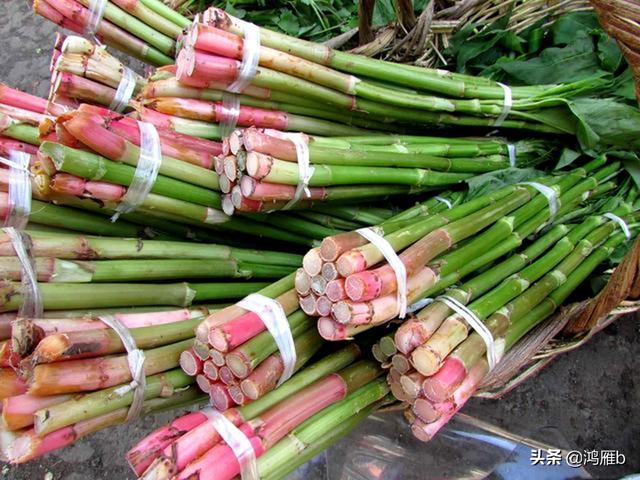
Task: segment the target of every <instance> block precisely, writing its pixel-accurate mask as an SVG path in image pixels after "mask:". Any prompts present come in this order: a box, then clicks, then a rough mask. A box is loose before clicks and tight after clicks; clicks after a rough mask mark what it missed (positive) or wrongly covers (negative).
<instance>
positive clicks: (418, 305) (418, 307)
mask: <svg viewBox="0 0 640 480" xmlns="http://www.w3.org/2000/svg"><path fill="white" fill-rule="evenodd" d="M433 302H434V300H433V298H431V297H427V298H423V299H422V300H418V301H417V302H416V303H412V304H411V305H409V306H408V307H407V313H414V312H417V311H418V310H422V309H423V308H424V307H426V306H427V305H431V304H432V303H433Z"/></svg>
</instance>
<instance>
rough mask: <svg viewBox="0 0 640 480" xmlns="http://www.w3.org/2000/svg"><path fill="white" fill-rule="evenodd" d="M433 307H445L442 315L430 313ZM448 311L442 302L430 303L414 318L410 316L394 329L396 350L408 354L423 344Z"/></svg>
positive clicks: (440, 308)
mask: <svg viewBox="0 0 640 480" xmlns="http://www.w3.org/2000/svg"><path fill="white" fill-rule="evenodd" d="M433 309H437V310H442V309H445V310H444V312H443V313H442V315H440V314H435V315H431V312H433ZM448 311H449V307H447V306H446V305H444V304H440V303H439V302H438V303H432V304H431V305H429V306H428V307H427V308H425V309H423V310H422V311H420V312H419V313H418V314H417V315H416V318H412V319H410V320H408V321H406V322H404V323H403V324H402V325H400V328H398V330H397V331H396V334H395V337H394V342H395V344H396V347H397V348H398V350H400V351H401V352H402V353H405V354H409V353H411V352H412V351H413V350H414V349H415V348H418V347H419V346H420V345H423V344H424V343H425V342H426V341H427V340H429V338H431V336H432V335H433V334H434V333H435V332H436V330H438V328H439V327H440V325H442V319H443V316H444V317H446V316H448V314H446V315H445V313H446V312H448Z"/></svg>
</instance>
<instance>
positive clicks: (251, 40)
mask: <svg viewBox="0 0 640 480" xmlns="http://www.w3.org/2000/svg"><path fill="white" fill-rule="evenodd" d="M242 30H243V37H244V40H243V42H242V63H241V64H240V70H239V71H238V77H237V78H236V79H235V80H234V81H233V83H232V84H231V85H229V86H228V87H227V92H230V93H227V94H225V95H223V96H222V118H221V119H220V135H221V136H222V137H226V136H228V135H229V134H230V133H231V132H233V131H234V130H235V128H236V126H237V125H238V117H239V116H240V99H239V98H238V96H237V95H234V94H237V93H242V92H243V91H244V89H245V88H247V87H248V86H249V85H250V84H251V82H252V81H253V77H255V76H256V72H257V71H258V62H259V60H260V29H259V28H258V27H257V26H256V25H254V24H253V23H249V22H242Z"/></svg>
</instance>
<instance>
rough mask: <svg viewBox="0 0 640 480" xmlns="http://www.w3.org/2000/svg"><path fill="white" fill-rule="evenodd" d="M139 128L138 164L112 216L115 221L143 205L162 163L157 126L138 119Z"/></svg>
mask: <svg viewBox="0 0 640 480" xmlns="http://www.w3.org/2000/svg"><path fill="white" fill-rule="evenodd" d="M138 128H139V129H140V157H139V158H138V165H137V166H136V171H135V172H134V174H133V179H132V180H131V184H130V185H129V188H128V189H127V192H126V193H125V194H124V196H123V197H122V199H121V200H120V203H119V204H118V206H117V207H116V213H115V214H114V215H113V217H111V221H112V222H115V221H116V220H117V219H118V217H120V215H122V214H123V213H129V212H133V211H134V210H135V209H136V208H138V207H139V206H140V205H142V203H143V202H144V199H145V198H147V195H149V192H150V191H151V189H152V188H153V184H154V183H155V181H156V178H157V177H158V170H160V164H161V163H162V152H161V150H160V136H159V135H158V131H157V130H156V127H155V126H153V125H152V124H150V123H147V122H141V121H138Z"/></svg>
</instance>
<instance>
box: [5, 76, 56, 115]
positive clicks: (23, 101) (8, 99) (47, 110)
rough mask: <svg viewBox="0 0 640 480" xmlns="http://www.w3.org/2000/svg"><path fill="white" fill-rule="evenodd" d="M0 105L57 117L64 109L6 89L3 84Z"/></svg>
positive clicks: (17, 91) (32, 96)
mask: <svg viewBox="0 0 640 480" xmlns="http://www.w3.org/2000/svg"><path fill="white" fill-rule="evenodd" d="M0 103H1V104H4V105H10V106H12V107H17V108H21V109H25V110H30V111H32V112H36V113H40V114H51V115H56V116H57V115H60V114H61V113H64V109H63V108H61V107H60V106H59V105H55V104H54V105H50V104H49V102H47V100H46V99H44V98H40V97H37V96H35V95H31V94H29V93H25V92H21V91H20V90H16V89H15V88H11V87H8V86H7V85H5V84H4V83H0Z"/></svg>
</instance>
